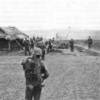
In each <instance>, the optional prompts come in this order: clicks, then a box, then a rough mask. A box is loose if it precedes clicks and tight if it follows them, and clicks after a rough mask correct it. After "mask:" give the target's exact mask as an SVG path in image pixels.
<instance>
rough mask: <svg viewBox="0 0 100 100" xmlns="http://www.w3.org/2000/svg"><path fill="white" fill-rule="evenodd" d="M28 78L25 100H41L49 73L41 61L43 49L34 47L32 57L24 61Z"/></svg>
mask: <svg viewBox="0 0 100 100" xmlns="http://www.w3.org/2000/svg"><path fill="white" fill-rule="evenodd" d="M22 65H23V69H24V72H25V78H26V93H25V100H32V98H34V100H40V96H41V90H42V87H43V86H44V85H43V81H44V80H45V79H47V78H48V76H49V74H48V71H47V69H46V67H45V65H44V63H43V62H42V61H41V50H40V49H36V48H35V49H34V54H33V55H32V57H29V58H27V59H26V60H25V61H23V62H22Z"/></svg>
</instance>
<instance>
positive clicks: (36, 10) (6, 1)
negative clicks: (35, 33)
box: [0, 0, 100, 30]
mask: <svg viewBox="0 0 100 100" xmlns="http://www.w3.org/2000/svg"><path fill="white" fill-rule="evenodd" d="M8 25H9V26H17V27H18V28H20V29H22V30H34V29H58V28H60V29H66V28H67V27H68V26H71V27H73V28H81V29H100V0H0V26H8Z"/></svg>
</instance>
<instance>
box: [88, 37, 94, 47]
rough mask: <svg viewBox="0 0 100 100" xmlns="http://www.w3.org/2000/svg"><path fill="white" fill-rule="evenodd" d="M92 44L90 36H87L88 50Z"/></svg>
mask: <svg viewBox="0 0 100 100" xmlns="http://www.w3.org/2000/svg"><path fill="white" fill-rule="evenodd" d="M92 44H93V40H92V38H91V36H89V38H88V48H91V46H92Z"/></svg>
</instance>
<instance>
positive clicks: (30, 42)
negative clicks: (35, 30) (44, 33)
mask: <svg viewBox="0 0 100 100" xmlns="http://www.w3.org/2000/svg"><path fill="white" fill-rule="evenodd" d="M23 46H24V53H25V56H27V55H31V54H32V51H33V49H34V47H38V48H40V49H41V50H42V59H43V60H44V59H45V54H46V53H49V52H51V51H52V41H51V40H48V41H43V39H41V38H38V39H35V38H33V39H25V40H23Z"/></svg>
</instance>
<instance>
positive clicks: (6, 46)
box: [0, 27, 29, 50]
mask: <svg viewBox="0 0 100 100" xmlns="http://www.w3.org/2000/svg"><path fill="white" fill-rule="evenodd" d="M25 38H29V36H28V35H26V34H25V33H23V32H21V31H20V30H18V29H17V28H16V27H0V50H19V49H22V48H23V39H25Z"/></svg>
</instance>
